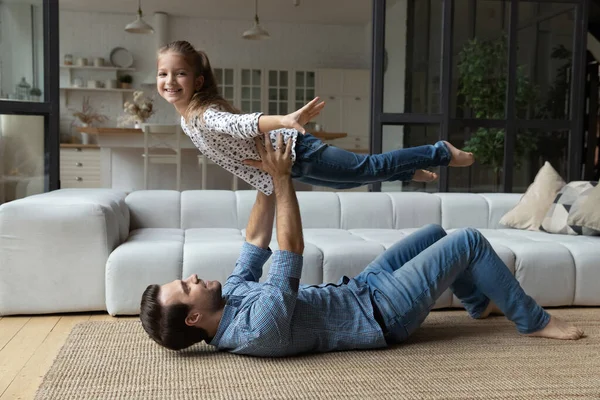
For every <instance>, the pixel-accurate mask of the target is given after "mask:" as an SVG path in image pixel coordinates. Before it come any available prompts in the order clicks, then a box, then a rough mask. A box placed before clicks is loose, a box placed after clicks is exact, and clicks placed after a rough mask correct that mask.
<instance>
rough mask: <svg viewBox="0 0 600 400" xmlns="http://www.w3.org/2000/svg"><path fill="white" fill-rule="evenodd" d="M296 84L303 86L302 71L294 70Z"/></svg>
mask: <svg viewBox="0 0 600 400" xmlns="http://www.w3.org/2000/svg"><path fill="white" fill-rule="evenodd" d="M296 86H304V72H302V71H296Z"/></svg>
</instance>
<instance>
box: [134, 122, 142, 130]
mask: <svg viewBox="0 0 600 400" xmlns="http://www.w3.org/2000/svg"><path fill="white" fill-rule="evenodd" d="M133 127H134V128H135V129H141V128H142V124H141V123H140V121H135V122H134V123H133Z"/></svg>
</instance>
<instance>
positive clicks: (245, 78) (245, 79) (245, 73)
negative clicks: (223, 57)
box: [242, 69, 251, 85]
mask: <svg viewBox="0 0 600 400" xmlns="http://www.w3.org/2000/svg"><path fill="white" fill-rule="evenodd" d="M250 83H251V82H250V70H249V69H243V70H242V85H250Z"/></svg>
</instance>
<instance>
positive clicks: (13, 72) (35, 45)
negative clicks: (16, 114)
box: [0, 0, 45, 102]
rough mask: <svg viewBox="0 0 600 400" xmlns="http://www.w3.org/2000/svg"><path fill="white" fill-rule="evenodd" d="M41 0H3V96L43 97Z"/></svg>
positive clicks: (0, 10) (0, 45)
mask: <svg viewBox="0 0 600 400" xmlns="http://www.w3.org/2000/svg"><path fill="white" fill-rule="evenodd" d="M43 28H44V22H43V3H42V0H20V1H5V0H3V1H0V29H1V30H2V31H1V32H0V99H8V100H18V101H35V102H42V101H44V95H45V94H44V93H43V92H42V90H43V88H44V36H43Z"/></svg>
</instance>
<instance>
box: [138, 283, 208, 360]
mask: <svg viewBox="0 0 600 400" xmlns="http://www.w3.org/2000/svg"><path fill="white" fill-rule="evenodd" d="M159 293H160V286H159V285H150V286H148V287H147V288H146V290H145V291H144V294H143V295H142V304H141V311H140V320H141V321H142V326H143V327H144V330H145V331H146V333H147V334H148V335H149V336H150V337H151V338H152V339H153V340H154V341H155V342H156V343H158V344H160V345H161V346H164V347H166V348H168V349H171V350H181V349H185V348H186V347H189V346H191V345H193V344H195V343H198V342H201V341H203V340H205V341H207V340H208V339H209V338H208V334H207V333H206V331H205V330H204V329H202V328H197V327H195V326H188V325H186V323H185V319H186V318H187V316H188V313H189V312H190V307H189V306H188V305H187V304H183V303H179V304H173V305H170V306H166V307H163V306H162V304H160V302H159V301H158V295H159Z"/></svg>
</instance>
